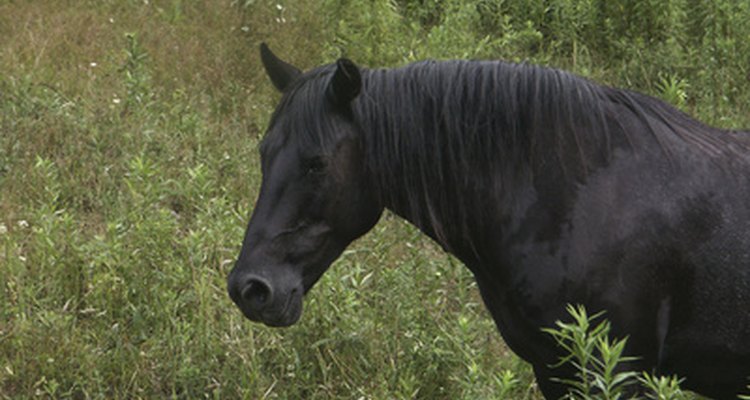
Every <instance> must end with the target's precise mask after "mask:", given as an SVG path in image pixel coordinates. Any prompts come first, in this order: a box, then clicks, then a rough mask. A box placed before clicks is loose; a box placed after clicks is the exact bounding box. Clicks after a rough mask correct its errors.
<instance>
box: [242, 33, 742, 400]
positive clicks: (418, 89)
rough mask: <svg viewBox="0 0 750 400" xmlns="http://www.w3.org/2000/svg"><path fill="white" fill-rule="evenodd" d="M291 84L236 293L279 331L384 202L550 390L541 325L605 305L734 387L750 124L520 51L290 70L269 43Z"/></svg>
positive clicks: (270, 63)
mask: <svg viewBox="0 0 750 400" xmlns="http://www.w3.org/2000/svg"><path fill="white" fill-rule="evenodd" d="M261 57H262V60H263V64H264V66H265V68H266V71H267V72H268V75H269V76H270V78H271V80H272V82H273V84H274V85H275V86H276V87H277V88H278V89H279V90H280V91H282V92H283V97H282V99H281V103H280V104H279V105H278V107H277V108H276V111H275V113H274V114H273V117H272V120H271V123H270V127H269V128H268V133H267V134H266V136H265V138H264V140H263V142H262V145H261V148H260V152H261V158H262V172H263V183H262V186H261V189H260V196H259V198H258V200H257V204H256V206H255V210H254V212H253V216H252V218H251V219H250V223H249V225H248V227H247V233H246V235H245V239H244V243H243V246H242V250H241V252H240V255H239V259H238V261H237V264H236V266H235V268H234V270H233V271H232V272H231V274H230V275H229V294H230V296H231V298H232V300H234V302H235V303H236V304H237V305H238V306H239V308H240V309H241V310H242V312H243V313H244V314H245V316H247V318H249V319H251V320H253V321H261V322H263V323H265V324H267V325H270V326H288V325H291V324H293V323H295V322H296V321H297V320H298V319H299V318H300V315H301V313H302V297H303V295H304V294H305V293H306V292H307V291H308V290H310V288H311V287H312V286H313V285H314V284H315V282H316V281H317V280H318V279H319V278H320V276H321V275H322V274H323V272H325V270H326V269H327V268H328V266H329V265H330V264H331V262H333V261H334V260H335V259H336V258H337V257H338V256H339V255H340V254H341V252H342V251H343V250H344V248H345V247H346V246H347V245H348V244H349V243H350V242H352V241H353V240H354V239H356V238H357V237H359V236H361V235H363V234H364V233H365V232H367V231H368V230H370V229H371V228H372V227H373V225H375V223H376V222H377V221H378V218H379V216H380V215H381V213H382V211H383V209H384V208H387V209H389V210H391V211H392V212H394V213H396V214H398V215H400V216H401V217H403V218H405V219H406V220H408V221H410V222H411V223H413V224H414V225H416V226H417V227H419V229H421V230H422V231H423V232H424V233H426V234H427V235H429V236H430V237H431V238H432V239H434V240H435V241H436V242H437V243H439V244H440V245H441V246H442V247H443V248H444V249H445V250H446V251H448V252H450V253H452V254H454V255H455V256H457V257H458V258H459V259H460V260H461V261H462V262H463V263H465V264H466V266H467V267H468V268H469V269H470V270H471V271H472V272H473V274H474V276H475V277H476V280H477V283H478V286H479V289H480V292H481V295H482V297H483V299H484V302H485V304H486V306H487V308H488V309H489V311H490V313H491V314H492V317H493V319H494V320H495V322H496V324H497V327H498V329H499V330H500V333H501V334H502V336H503V338H504V339H505V341H506V342H507V344H508V346H510V348H511V349H512V350H513V351H514V352H516V353H517V354H518V355H519V356H520V357H522V358H523V359H525V360H527V361H528V362H530V363H531V364H532V365H533V368H534V372H535V374H536V377H537V380H538V384H539V387H540V388H541V390H542V392H543V393H544V395H545V397H546V398H549V399H553V398H558V397H560V396H561V395H563V394H564V393H565V388H564V387H563V386H562V385H561V384H559V383H557V382H558V381H557V380H556V379H552V378H554V377H571V374H572V373H573V372H572V371H571V370H570V369H566V368H565V367H560V368H552V367H551V365H553V364H556V362H557V361H558V359H559V357H560V356H561V354H560V352H559V349H558V348H557V347H556V345H555V343H554V341H553V340H552V338H551V337H550V336H549V335H547V334H545V333H543V332H542V330H541V328H543V327H550V326H553V325H554V322H555V321H556V320H560V319H565V318H566V311H565V310H566V305H567V304H582V305H584V306H586V307H587V309H588V310H589V311H592V312H594V311H600V310H605V311H606V317H607V318H608V319H609V320H610V321H611V322H612V329H613V332H612V334H613V336H617V337H626V336H627V337H628V347H627V352H628V353H629V354H631V355H636V356H638V358H636V359H634V360H633V361H630V362H628V363H627V365H625V366H624V368H627V369H631V370H638V371H648V372H654V373H657V374H677V375H678V376H680V377H684V378H685V381H684V386H685V387H686V388H689V389H692V390H695V391H697V392H700V393H702V394H705V395H708V396H711V397H715V398H722V399H724V398H734V397H735V396H736V395H737V394H738V393H740V392H742V391H743V390H745V388H746V385H747V383H748V380H747V377H748V376H749V375H750V134H749V133H747V132H733V131H724V130H719V129H715V128H711V127H708V126H705V125H703V124H701V123H700V122H698V121H696V120H694V119H692V118H690V117H688V116H687V115H685V114H683V113H681V112H679V111H677V110H676V109H674V108H672V107H671V106H669V105H667V104H665V103H663V102H661V101H659V100H657V99H654V98H652V97H648V96H645V95H641V94H638V93H634V92H630V91H626V90H620V89H614V88H610V87H606V86H600V85H597V84H595V83H592V82H590V81H588V80H586V79H583V78H580V77H577V76H575V75H572V74H569V73H566V72H563V71H559V70H555V69H548V68H543V67H538V66H533V65H527V64H510V63H504V62H489V61H446V62H435V61H425V62H419V63H415V64H411V65H408V66H406V67H403V68H396V69H365V68H359V67H358V66H356V65H355V64H354V63H352V62H351V61H349V60H346V59H340V60H338V61H337V62H336V63H335V64H331V65H326V66H322V67H319V68H316V69H313V70H311V71H309V72H306V73H302V72H301V71H300V70H298V69H297V68H295V67H294V66H292V65H290V64H287V63H285V62H284V61H282V60H280V59H278V58H277V57H276V56H275V55H273V53H271V52H270V50H269V49H268V48H267V47H266V46H265V45H262V46H261Z"/></svg>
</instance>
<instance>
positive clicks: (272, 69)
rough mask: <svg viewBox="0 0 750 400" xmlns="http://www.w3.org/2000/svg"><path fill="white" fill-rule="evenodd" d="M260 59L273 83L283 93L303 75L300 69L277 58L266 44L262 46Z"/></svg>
mask: <svg viewBox="0 0 750 400" xmlns="http://www.w3.org/2000/svg"><path fill="white" fill-rule="evenodd" d="M260 59H261V60H262V61H263V67H265V69H266V73H267V74H268V77H269V78H271V82H273V85H274V86H276V89H279V91H281V92H283V91H284V90H285V89H286V88H287V87H289V84H290V83H292V81H294V80H295V79H296V78H297V77H298V76H299V75H300V74H301V73H302V71H300V70H299V68H297V67H295V66H294V65H292V64H289V63H286V62H284V61H282V60H281V59H279V58H278V57H276V55H275V54H273V52H271V49H269V48H268V45H266V44H265V43H261V44H260Z"/></svg>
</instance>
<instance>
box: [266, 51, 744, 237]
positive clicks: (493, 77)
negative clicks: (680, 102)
mask: <svg viewBox="0 0 750 400" xmlns="http://www.w3.org/2000/svg"><path fill="white" fill-rule="evenodd" d="M333 70H334V66H333V65H328V66H323V67H320V68H317V69H314V70H312V71H310V72H308V73H307V74H306V76H305V77H303V79H300V80H298V81H297V82H296V83H295V85H294V86H293V87H292V88H291V89H290V90H289V91H288V92H287V94H285V96H284V99H282V105H281V106H279V107H278V108H277V112H278V110H282V109H284V112H285V113H294V114H295V115H300V116H303V115H307V116H312V115H318V116H319V115H322V114H320V113H321V112H323V111H324V109H325V107H326V102H325V101H323V99H322V97H321V96H323V95H324V93H325V90H326V88H327V84H328V80H329V79H328V78H327V77H328V76H330V75H331V74H332V73H333ZM362 82H363V89H362V93H361V94H360V96H359V97H358V98H357V99H356V100H355V101H354V103H353V104H352V111H353V114H352V116H353V119H354V122H355V123H357V124H359V126H360V128H361V130H362V131H363V133H364V137H363V149H364V152H365V163H366V166H367V169H368V171H370V174H371V176H372V177H373V179H374V180H373V183H374V185H375V186H376V189H375V193H379V194H380V195H381V197H382V198H381V201H383V202H384V204H393V203H400V204H401V205H402V206H403V207H404V208H405V211H404V213H406V214H410V215H411V216H412V218H415V219H416V221H412V222H415V224H416V225H417V226H419V227H421V228H423V229H425V230H426V231H427V232H431V233H432V235H433V236H434V237H436V238H437V239H438V241H439V242H441V243H447V242H448V241H447V240H445V238H447V237H448V236H451V235H462V234H465V233H467V232H469V227H471V226H473V227H474V228H475V231H476V226H477V223H478V222H481V221H476V219H477V218H480V219H481V218H482V215H481V214H482V213H477V212H476V210H477V209H479V210H482V209H483V208H482V207H484V208H486V207H487V206H488V205H487V204H483V203H482V202H481V199H482V198H489V197H491V196H487V193H481V192H482V191H484V192H486V191H488V190H491V191H494V193H503V187H510V185H511V182H513V181H514V180H517V179H523V177H521V176H519V174H521V173H524V171H518V169H517V168H516V169H514V168H507V166H509V165H519V163H525V164H526V165H530V166H532V167H533V166H534V165H537V166H538V165H547V166H548V167H549V166H550V165H552V166H553V169H556V170H557V171H559V175H558V176H557V177H555V179H559V180H563V181H566V182H568V183H570V182H576V181H578V182H580V181H582V180H584V179H585V177H586V176H587V175H588V174H589V173H590V172H591V171H593V170H594V169H596V167H598V166H600V165H606V163H607V162H608V161H609V160H610V158H611V156H612V154H613V151H614V150H615V149H616V148H619V147H627V146H630V145H632V143H633V141H634V139H637V140H639V141H642V140H644V139H643V138H640V137H639V138H634V137H633V135H641V136H642V135H644V134H645V135H648V136H649V138H647V139H645V140H648V141H650V142H653V143H654V144H655V146H656V147H658V148H659V149H660V150H661V151H662V152H663V153H664V155H665V156H666V157H667V158H669V157H670V155H671V153H672V152H673V147H674V146H675V145H677V144H678V143H689V144H690V146H691V147H692V148H694V149H696V151H698V152H701V153H703V154H705V156H706V157H712V158H715V157H716V156H717V155H720V154H725V153H727V152H728V151H729V152H731V151H735V152H737V153H741V152H744V153H745V154H747V153H746V152H747V150H748V149H749V148H750V140H747V137H745V136H743V137H742V140H740V138H739V137H738V136H735V135H731V134H728V133H727V132H726V131H722V130H719V129H716V128H712V127H709V126H707V125H704V124H702V123H700V122H698V121H697V120H695V119H693V118H691V117H689V116H688V115H686V114H684V113H682V112H680V111H678V110H677V109H675V108H674V107H672V106H670V105H667V104H666V103H664V102H662V101H661V100H658V99H655V98H652V97H649V96H646V95H642V94H638V93H635V92H631V91H627V90H622V89H615V88H611V87H607V86H602V85H598V84H596V83H593V82H591V81H589V80H587V79H585V78H581V77H579V76H576V75H574V74H571V73H568V72H565V71H561V70H557V69H552V68H545V67H540V66H535V65H529V64H513V63H506V62H501V61H458V60H456V61H442V62H438V61H423V62H418V63H414V64H410V65H407V66H405V67H401V68H396V69H363V70H362ZM298 97H303V98H304V99H303V100H302V101H292V100H293V99H295V98H298ZM612 104H617V105H619V106H621V107H624V108H625V109H627V110H630V112H631V113H630V115H623V114H621V113H620V114H618V113H613V112H612V110H613V109H612V107H611V105H612ZM290 108H292V109H290ZM634 117H635V118H636V119H637V120H638V121H640V123H641V124H642V125H643V126H645V127H646V132H643V133H639V132H632V129H627V125H628V124H632V118H634ZM275 119H276V117H274V118H273V119H272V124H273V123H274V120H275ZM285 120H287V119H285ZM288 120H292V121H293V122H290V123H293V124H297V125H296V126H291V127H289V128H288V129H285V130H286V131H287V132H295V134H294V136H295V140H301V141H303V146H316V147H317V148H324V149H325V148H328V145H327V143H328V142H330V141H331V140H333V139H332V135H330V134H331V133H332V131H333V130H332V129H330V128H331V126H328V125H326V124H330V121H329V122H326V120H327V119H325V118H292V119H288ZM618 126H619V128H618ZM665 128H666V129H665ZM272 140H273V141H279V140H281V138H276V139H272V138H271V139H269V138H266V140H264V145H265V146H267V147H268V146H270V144H269V143H265V142H271V141H272ZM284 140H285V139H284ZM277 145H278V143H277ZM503 166H505V167H506V168H503ZM527 169H528V168H527ZM526 172H528V171H526ZM498 176H501V177H502V179H500V180H499V181H498V180H497V179H493V178H496V177H498ZM567 186H568V187H570V188H573V187H575V185H567ZM393 187H405V188H409V190H407V192H408V193H407V194H406V195H405V197H402V198H396V197H394V196H404V195H403V194H400V195H398V194H396V193H397V192H398V191H394V190H393ZM435 188H443V189H442V190H441V191H436V190H435ZM451 191H457V192H460V193H461V195H460V196H458V198H459V199H460V201H459V202H456V201H450V200H449V198H450V197H452V196H456V195H455V194H453V193H451ZM467 192H468V193H467ZM471 192H473V194H474V195H473V196H472V193H471ZM471 199H475V200H471ZM454 200H455V198H454ZM472 201H474V202H475V203H472ZM456 204H462V205H463V206H462V207H456ZM462 209H463V210H462ZM468 210H473V212H472V211H468ZM472 216H473V218H474V220H472V219H471V218H470V217H472ZM449 221H450V223H451V226H447V224H448V222H449Z"/></svg>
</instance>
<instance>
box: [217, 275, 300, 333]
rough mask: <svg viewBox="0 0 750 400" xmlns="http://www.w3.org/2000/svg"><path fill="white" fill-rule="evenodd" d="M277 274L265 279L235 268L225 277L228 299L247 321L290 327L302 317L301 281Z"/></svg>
mask: <svg viewBox="0 0 750 400" xmlns="http://www.w3.org/2000/svg"><path fill="white" fill-rule="evenodd" d="M280 275H281V276H276V277H274V278H276V279H269V278H268V277H265V276H262V275H259V274H254V273H248V272H243V271H241V270H240V269H239V268H235V269H234V270H233V271H232V273H230V274H229V279H228V290H229V297H230V298H231V299H232V301H234V303H235V304H237V306H238V307H239V308H240V310H242V313H243V314H244V315H245V317H247V318H248V319H249V320H251V321H255V322H262V323H264V324H266V325H268V326H273V327H284V326H290V325H293V324H294V323H296V322H297V321H298V320H299V318H300V316H301V315H302V296H303V294H304V291H303V288H302V283H301V279H294V277H293V276H289V275H290V274H280Z"/></svg>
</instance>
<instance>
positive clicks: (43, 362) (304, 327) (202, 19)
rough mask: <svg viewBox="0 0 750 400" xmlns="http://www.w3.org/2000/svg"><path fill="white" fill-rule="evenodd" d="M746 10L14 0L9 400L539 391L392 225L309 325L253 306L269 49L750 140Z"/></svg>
mask: <svg viewBox="0 0 750 400" xmlns="http://www.w3.org/2000/svg"><path fill="white" fill-rule="evenodd" d="M631 3H635V5H633V4H631ZM749 19H750V4H748V3H747V2H741V1H732V0H724V1H712V2H708V1H702V0H671V1H667V0H647V1H643V2H629V1H625V0H612V1H607V2H605V1H595V0H547V1H538V2H530V1H521V0H506V1H489V0H477V1H450V0H448V1H437V0H421V1H418V0H397V1H385V0H373V1H370V0H350V1H345V0H325V1H313V0H299V1H281V0H279V1H264V0H256V1H253V0H245V1H239V0H236V1H229V0H222V1H209V0H193V1H188V0H184V1H181V0H29V1H9V0H0V37H2V38H3V39H2V40H0V398H13V399H25V398H75V399H82V398H106V399H120V398H123V399H124V398H127V399H131V398H164V397H174V398H191V399H192V398H230V399H232V398H246V399H302V398H304V399H333V398H341V399H402V398H422V399H440V398H443V399H485V398H486V399H500V398H507V399H539V398H540V395H539V393H538V391H537V389H536V387H535V384H534V382H533V377H532V374H531V371H530V368H529V367H528V366H527V365H526V364H525V363H523V362H522V361H520V360H519V359H518V358H517V357H515V356H514V355H513V354H512V353H510V352H509V350H508V349H507V348H506V347H505V345H504V344H503V342H502V340H501V338H500V336H499V335H498V334H497V333H496V330H495V328H494V325H493V323H492V321H491V320H490V318H489V316H488V315H487V313H486V312H485V310H484V309H483V305H482V304H481V300H480V299H479V297H478V294H477V290H476V286H475V284H474V282H473V280H472V278H471V276H470V274H469V273H468V271H466V270H465V268H463V267H462V266H461V265H460V264H459V263H458V262H456V261H455V260H454V259H452V258H450V257H449V256H447V255H446V254H444V253H442V252H441V251H440V250H439V249H438V248H437V247H436V246H434V245H433V244H432V243H431V242H430V241H429V240H428V239H426V238H425V237H424V236H422V235H421V234H420V233H419V232H418V231H416V230H415V229H414V228H412V227H410V226H408V225H406V224H405V223H403V222H402V221H400V220H398V219H397V218H396V217H394V216H392V215H388V214H386V215H385V216H384V217H383V219H382V220H381V221H380V223H379V224H378V225H377V226H376V228H375V229H374V230H373V231H372V232H371V233H369V234H368V235H366V236H365V237H364V238H362V239H361V240H359V241H358V242H356V243H355V244H353V245H352V246H351V247H350V248H349V250H347V252H346V253H345V254H344V256H343V257H342V258H341V259H340V260H339V261H338V262H336V264H334V265H333V266H332V268H331V270H330V271H329V272H328V273H327V274H326V275H325V276H324V278H323V279H322V280H321V282H320V283H319V284H318V285H317V286H316V288H315V289H314V290H313V291H312V293H311V294H310V295H309V296H308V298H307V299H306V304H305V307H306V308H305V312H304V315H303V317H302V320H301V322H300V323H299V324H298V325H296V326H294V327H292V328H288V329H285V330H275V329H270V328H266V327H263V326H260V325H257V324H251V323H249V322H248V321H246V320H245V319H244V318H243V317H242V315H241V313H240V312H239V311H238V310H237V309H236V307H234V305H233V304H232V303H231V301H230V300H229V298H228V296H227V295H226V290H225V277H226V275H227V273H228V272H229V270H230V269H231V267H232V264H233V261H234V258H235V256H236V254H237V253H238V251H239V247H240V244H241V240H242V236H243V233H244V227H245V224H246V222H247V217H248V216H249V213H250V211H251V208H252V204H253V201H254V199H255V197H256V195H257V190H258V186H259V182H260V178H261V177H260V171H259V167H258V158H257V144H258V142H259V139H260V137H261V135H262V133H263V130H264V128H265V126H266V124H267V121H268V119H269V116H270V113H271V111H272V109H273V106H274V104H275V101H277V99H278V95H277V94H276V93H275V92H274V90H273V88H272V85H271V84H270V83H269V82H268V81H267V78H266V77H265V74H264V73H263V71H262V68H261V67H260V64H259V60H258V54H257V48H258V44H259V43H260V42H261V41H267V42H269V43H271V44H272V46H273V48H274V50H275V51H276V52H277V53H278V54H281V55H283V56H285V57H286V58H287V59H288V60H291V61H292V62H294V63H295V64H297V65H299V66H301V67H311V66H314V65H317V64H320V63H324V62H331V61H333V60H334V59H335V58H336V57H338V56H341V55H346V56H348V57H351V58H352V59H354V60H355V61H357V62H360V63H362V64H363V65H367V66H387V65H401V64H404V63H407V62H409V61H413V60H417V59H423V58H458V57H462V58H465V57H468V58H504V59H508V60H512V61H523V60H528V61H530V62H535V63H542V64H546V65H550V66H555V67H561V68H565V69H569V70H573V71H575V72H577V73H579V74H582V75H585V76H589V77H591V78H592V79H595V80H597V81H600V82H603V83H608V84H612V85H617V86H624V87H628V88H632V89H636V90H640V91H643V92H647V93H650V94H653V95H657V96H661V97H663V98H664V99H666V100H668V101H671V102H672V103H674V104H676V105H678V106H679V107H681V108H682V109H684V110H685V111H687V112H689V113H691V114H693V115H695V116H697V117H699V118H700V119H702V120H704V121H706V122H708V123H711V124H714V125H719V126H723V127H747V126H750V110H749V106H748V105H749V104H750V67H749V66H750V25H748V24H747V23H746V21H747V20H749Z"/></svg>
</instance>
